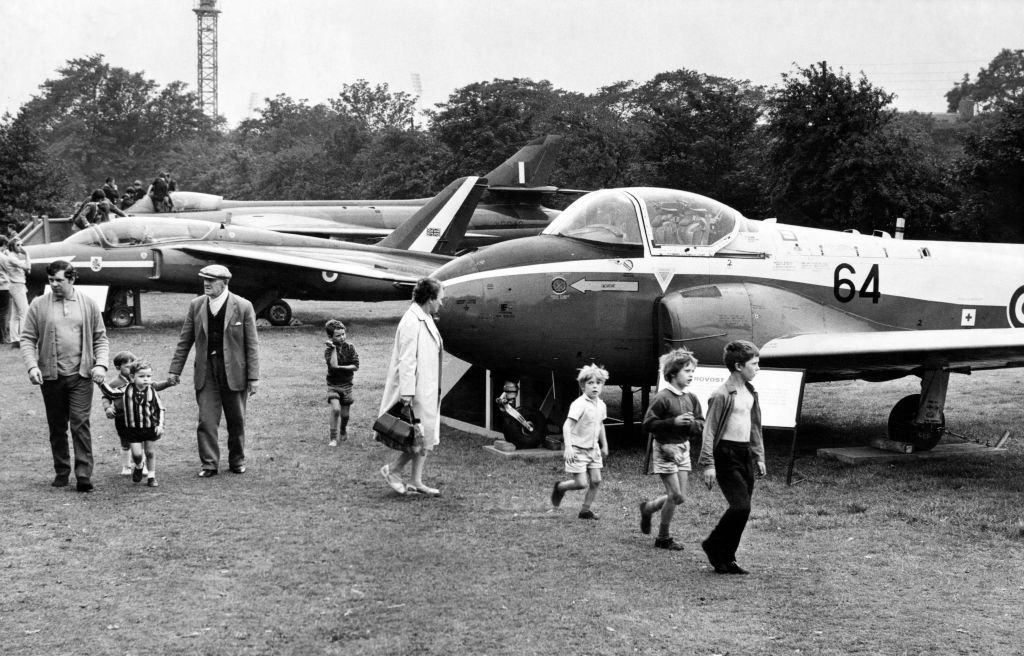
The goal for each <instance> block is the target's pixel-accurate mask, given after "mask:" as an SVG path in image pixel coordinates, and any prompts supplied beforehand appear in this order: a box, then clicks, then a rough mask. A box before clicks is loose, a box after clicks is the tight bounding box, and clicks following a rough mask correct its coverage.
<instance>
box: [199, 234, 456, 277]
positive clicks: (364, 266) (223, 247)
mask: <svg viewBox="0 0 1024 656" xmlns="http://www.w3.org/2000/svg"><path fill="white" fill-rule="evenodd" d="M181 251H182V252H185V253H190V254H195V255H199V256H202V257H204V258H206V259H216V260H217V261H220V262H224V263H230V262H245V263H248V264H254V263H255V264H268V265H280V266H284V267H294V268H296V269H302V270H306V271H327V272H331V273H338V274H341V275H344V276H352V277H359V278H372V279H374V280H382V281H385V282H394V283H405V284H414V283H415V282H416V281H417V280H419V279H420V278H422V277H423V276H426V275H428V274H429V273H430V272H431V271H432V270H433V269H435V268H437V266H439V265H440V262H429V261H427V260H422V261H414V260H410V259H406V258H402V257H401V256H400V255H394V254H383V253H381V254H377V253H373V254H370V255H366V254H362V253H360V254H355V253H351V252H349V251H344V250H334V249H320V248H301V247H292V248H275V247H268V246H248V245H236V244H218V243H215V242H202V243H198V244H189V245H188V246H183V247H181ZM446 259H447V258H445V260H446Z"/></svg>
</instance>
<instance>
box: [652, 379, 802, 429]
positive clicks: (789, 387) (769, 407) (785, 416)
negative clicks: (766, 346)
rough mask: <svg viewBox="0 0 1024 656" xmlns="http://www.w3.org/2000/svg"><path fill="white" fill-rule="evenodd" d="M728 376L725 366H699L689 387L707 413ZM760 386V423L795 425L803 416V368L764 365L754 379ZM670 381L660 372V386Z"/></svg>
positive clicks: (753, 383) (779, 426)
mask: <svg viewBox="0 0 1024 656" xmlns="http://www.w3.org/2000/svg"><path fill="white" fill-rule="evenodd" d="M728 377H729V370H728V369H726V368H725V367H716V366H704V365H701V366H699V367H697V370H696V371H695V372H694V374H693V382H692V383H690V386H689V387H688V388H687V389H688V390H689V391H690V392H693V393H694V395H695V396H696V397H697V398H698V399H700V403H701V408H702V409H703V410H704V414H705V415H707V412H708V398H709V397H710V396H711V394H712V393H713V392H714V391H715V390H716V389H718V388H719V387H720V386H721V385H722V383H724V382H725V380H726V379H727V378H728ZM751 384H752V385H753V386H754V389H756V390H757V398H758V402H759V403H760V405H761V425H762V426H765V427H768V428H790V429H794V428H796V425H797V422H798V421H799V420H800V402H801V399H802V398H803V391H804V370H803V369H761V370H760V371H759V372H758V374H757V376H756V377H755V378H754V380H753V381H752V383H751ZM666 385H668V383H666V382H665V379H664V378H663V377H662V376H661V374H660V372H659V374H658V389H659V390H660V389H661V388H663V387H665V386H666Z"/></svg>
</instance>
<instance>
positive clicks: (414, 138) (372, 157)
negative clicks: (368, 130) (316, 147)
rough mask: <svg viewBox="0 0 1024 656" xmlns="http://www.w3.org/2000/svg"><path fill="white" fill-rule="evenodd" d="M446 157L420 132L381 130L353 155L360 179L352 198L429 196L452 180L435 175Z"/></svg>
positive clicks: (433, 142) (394, 129)
mask: <svg viewBox="0 0 1024 656" xmlns="http://www.w3.org/2000/svg"><path fill="white" fill-rule="evenodd" d="M447 157H448V153H447V151H446V150H445V149H444V148H443V147H442V146H441V145H440V144H439V143H438V142H437V141H436V140H435V139H433V138H431V137H430V136H429V135H427V134H426V133H424V132H420V131H418V130H400V129H397V128H392V129H389V130H382V131H380V132H378V133H377V134H375V135H374V136H373V139H372V140H371V141H370V143H369V144H367V146H366V147H365V148H364V149H363V150H361V151H360V152H359V155H357V156H356V160H355V162H354V168H355V169H356V170H358V171H359V174H360V178H359V180H358V183H357V186H356V188H355V197H356V198H397V199H404V198H426V197H429V196H433V195H434V194H436V193H438V192H439V191H440V190H441V189H443V188H444V186H445V185H447V184H448V183H449V182H451V181H452V180H446V179H444V178H443V177H442V176H441V174H440V173H439V171H440V170H441V169H443V168H444V167H443V162H444V161H445V160H446V159H447ZM453 179H454V178H453Z"/></svg>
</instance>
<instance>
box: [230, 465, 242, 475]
mask: <svg viewBox="0 0 1024 656" xmlns="http://www.w3.org/2000/svg"><path fill="white" fill-rule="evenodd" d="M231 473H232V474H244V473H245V465H238V466H237V467H232V468H231Z"/></svg>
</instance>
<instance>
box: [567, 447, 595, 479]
mask: <svg viewBox="0 0 1024 656" xmlns="http://www.w3.org/2000/svg"><path fill="white" fill-rule="evenodd" d="M572 453H573V456H575V457H574V458H573V460H572V462H567V463H565V471H566V472H568V473H570V474H582V473H584V472H586V471H587V470H588V469H603V468H604V460H603V459H602V458H601V447H599V446H595V447H594V448H592V449H584V448H581V447H578V446H574V447H572Z"/></svg>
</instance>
